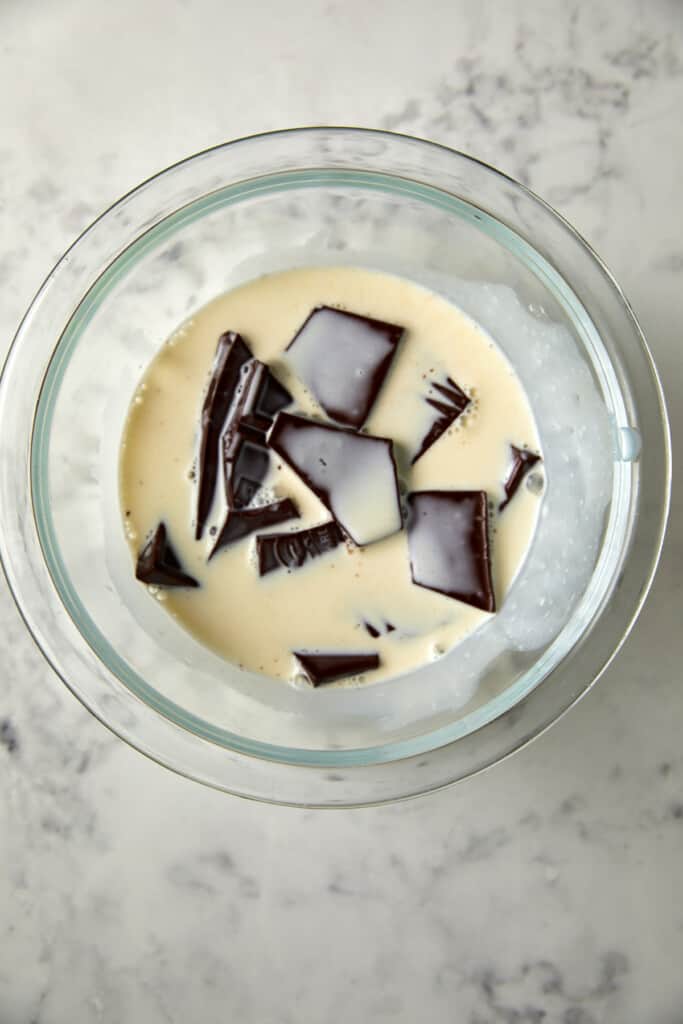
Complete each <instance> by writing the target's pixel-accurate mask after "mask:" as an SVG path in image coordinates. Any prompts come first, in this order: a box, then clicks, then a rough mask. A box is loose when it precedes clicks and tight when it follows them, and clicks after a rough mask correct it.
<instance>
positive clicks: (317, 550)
mask: <svg viewBox="0 0 683 1024" xmlns="http://www.w3.org/2000/svg"><path fill="white" fill-rule="evenodd" d="M343 543H344V534H343V533H342V531H341V530H340V528H339V526H338V525H337V523H335V522H331V523H323V524H322V525H321V526H312V527H311V528H310V529H309V530H298V531H297V532H296V533H264V534H261V536H259V537H257V538H256V554H257V557H258V567H259V574H260V575H261V576H265V575H266V573H268V572H273V570H274V569H298V568H299V567H300V566H302V565H303V564H304V562H306V561H307V560H308V559H309V558H318V557H319V556H320V555H324V554H326V553H327V552H328V551H333V550H334V549H335V548H336V547H338V546H339V545H340V544H343Z"/></svg>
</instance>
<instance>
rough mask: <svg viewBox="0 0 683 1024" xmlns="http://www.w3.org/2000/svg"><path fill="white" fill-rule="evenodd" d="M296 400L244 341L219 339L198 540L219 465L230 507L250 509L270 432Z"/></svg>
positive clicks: (200, 481)
mask: <svg viewBox="0 0 683 1024" xmlns="http://www.w3.org/2000/svg"><path fill="white" fill-rule="evenodd" d="M291 401H292V396H291V395H290V394H289V392H288V391H287V390H286V388H284V387H283V386H282V385H281V384H280V382H279V381H278V380H276V379H275V377H274V376H273V374H272V373H271V372H270V370H269V369H268V367H267V366H265V365H264V364H263V363H262V362H259V360H258V359H254V358H253V357H252V354H251V351H250V349H249V347H248V346H247V343H246V342H245V340H244V338H243V337H242V336H241V335H240V334H237V333H236V332H235V331H226V332H225V333H224V334H222V335H221V336H220V338H219V339H218V346H217V348H216V354H215V356H214V362H213V366H212V368H211V376H210V378H209V384H208V387H207V389H206V394H205V396H204V402H203V404H202V412H201V423H200V440H199V458H198V466H197V504H196V509H197V511H196V517H195V538H196V539H197V540H199V539H200V538H201V536H202V534H203V532H204V527H205V526H206V521H207V519H208V517H209V514H210V512H211V507H212V505H213V502H214V496H215V488H216V481H217V477H218V466H219V462H220V464H221V465H222V467H223V484H224V489H225V497H226V501H227V504H228V508H232V507H233V506H236V507H241V506H244V505H247V504H248V503H249V501H251V499H252V498H253V496H254V494H255V493H256V491H257V490H258V488H259V486H260V484H261V481H262V480H263V478H264V477H265V475H266V473H267V471H268V462H269V459H268V452H267V450H266V444H265V433H266V431H267V430H268V429H269V427H270V425H271V422H272V417H273V416H274V415H275V413H276V412H278V410H280V409H284V408H285V406H287V405H290V404H291Z"/></svg>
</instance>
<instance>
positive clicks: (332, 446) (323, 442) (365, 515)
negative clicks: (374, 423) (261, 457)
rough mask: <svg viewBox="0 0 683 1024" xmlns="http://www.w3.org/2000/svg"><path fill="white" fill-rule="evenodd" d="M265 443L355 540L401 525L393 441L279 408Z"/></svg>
mask: <svg viewBox="0 0 683 1024" xmlns="http://www.w3.org/2000/svg"><path fill="white" fill-rule="evenodd" d="M268 444H269V445H270V447H271V448H272V449H273V450H274V451H276V452H277V453H278V455H280V456H281V457H282V458H283V459H284V460H285V462H287V463H288V465H290V466H291V467H292V469H293V470H294V471H295V472H296V473H298V475H299V476H300V477H301V479H302V480H303V482H304V483H305V484H306V486H307V487H310V489H311V490H312V491H313V493H314V494H316V495H317V496H318V498H320V500H321V501H322V503H323V505H325V506H326V507H327V508H328V509H329V510H330V512H331V513H332V515H333V516H334V518H335V519H336V520H337V522H338V523H339V525H340V526H341V527H342V529H343V530H344V531H345V532H346V533H347V534H348V535H349V537H350V538H351V539H352V540H353V541H354V542H355V543H356V544H358V545H363V544H370V543H372V541H375V540H381V538H382V537H387V536H388V535H389V534H391V533H395V532H396V531H397V530H400V529H401V508H400V505H399V494H398V481H397V478H396V465H395V463H394V454H393V448H392V443H391V441H390V440H389V439H388V438H385V437H371V436H370V435H369V434H357V433H355V432H354V431H352V430H346V429H344V428H342V427H333V426H330V425H328V424H326V423H316V422H315V421H314V420H308V419H304V417H302V416H293V415H291V413H286V412H281V413H279V414H278V416H277V417H276V419H275V422H274V423H273V426H272V428H271V430H270V433H269V434H268Z"/></svg>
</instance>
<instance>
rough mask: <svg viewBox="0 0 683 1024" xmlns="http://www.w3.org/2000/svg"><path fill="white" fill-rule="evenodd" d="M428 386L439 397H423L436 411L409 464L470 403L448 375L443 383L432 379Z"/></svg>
mask: <svg viewBox="0 0 683 1024" xmlns="http://www.w3.org/2000/svg"><path fill="white" fill-rule="evenodd" d="M429 386H430V389H431V390H433V391H436V392H437V394H438V395H440V396H441V397H440V398H434V397H433V396H432V395H428V396H427V398H426V399H425V401H426V403H427V405H429V406H431V407H432V409H434V410H435V411H436V417H435V418H434V419H433V420H432V423H431V426H430V427H429V430H428V431H427V433H426V434H425V436H424V437H423V438H422V441H421V442H420V444H419V446H418V449H417V452H416V454H415V455H413V458H412V461H411V465H415V463H416V462H417V460H418V459H419V458H420V457H421V456H422V455H424V453H425V452H426V451H427V449H428V448H431V446H432V445H433V444H434V443H435V441H438V440H439V438H440V437H441V435H442V434H444V433H445V432H446V431H447V430H448V428H449V427H450V426H451V425H452V424H453V423H455V421H456V420H457V418H458V416H461V415H462V413H463V412H464V411H465V409H466V408H467V406H468V405H469V404H470V399H469V397H468V396H467V395H466V394H465V392H464V391H463V390H462V388H460V387H458V385H457V384H456V383H455V381H454V380H451V378H450V377H446V383H445V384H440V383H439V382H438V381H434V382H432V383H430V385H429Z"/></svg>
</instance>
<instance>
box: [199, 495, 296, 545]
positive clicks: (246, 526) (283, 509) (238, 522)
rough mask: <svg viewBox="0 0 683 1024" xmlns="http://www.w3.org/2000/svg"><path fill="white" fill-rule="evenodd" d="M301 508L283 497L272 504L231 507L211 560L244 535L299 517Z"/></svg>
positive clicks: (217, 538)
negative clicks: (253, 506)
mask: <svg viewBox="0 0 683 1024" xmlns="http://www.w3.org/2000/svg"><path fill="white" fill-rule="evenodd" d="M298 518H299V510H298V508H297V507H296V505H295V504H294V502H293V501H292V500H291V499H290V498H283V500H282V501H274V502H273V503H272V504H271V505H259V506H258V507H256V508H231V509H228V514H227V516H226V518H225V522H224V524H223V526H222V528H221V530H220V532H219V534H218V536H217V537H216V543H215V544H214V546H213V548H212V550H211V554H210V555H209V560H211V559H212V558H213V556H214V555H215V554H216V552H217V551H220V550H221V548H224V547H227V546H228V544H234V543H236V541H238V540H242V538H243V537H248V536H249V534H250V533H254V532H255V531H256V530H263V529H265V528H266V527H267V526H277V525H278V523H285V522H287V520H288V519H298Z"/></svg>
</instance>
